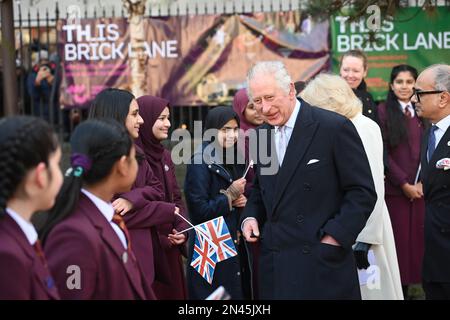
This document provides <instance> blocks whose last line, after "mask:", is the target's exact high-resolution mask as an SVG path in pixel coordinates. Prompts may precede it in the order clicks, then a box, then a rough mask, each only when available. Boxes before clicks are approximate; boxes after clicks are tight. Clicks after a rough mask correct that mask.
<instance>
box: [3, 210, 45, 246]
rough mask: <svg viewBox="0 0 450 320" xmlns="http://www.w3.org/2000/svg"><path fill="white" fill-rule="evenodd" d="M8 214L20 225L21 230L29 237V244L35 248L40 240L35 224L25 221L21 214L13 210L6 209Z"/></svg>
mask: <svg viewBox="0 0 450 320" xmlns="http://www.w3.org/2000/svg"><path fill="white" fill-rule="evenodd" d="M6 212H7V213H8V215H9V216H10V217H11V218H12V219H13V220H14V221H15V222H16V223H17V224H18V225H19V228H20V229H21V230H22V232H23V233H24V234H25V236H26V237H27V240H28V242H29V243H30V244H31V245H32V246H33V245H34V244H35V243H36V241H37V239H38V234H37V232H36V229H35V228H34V226H33V224H32V223H31V222H30V221H27V220H25V219H24V218H23V217H22V216H21V215H20V214H18V213H17V212H15V211H14V210H13V209H11V208H6Z"/></svg>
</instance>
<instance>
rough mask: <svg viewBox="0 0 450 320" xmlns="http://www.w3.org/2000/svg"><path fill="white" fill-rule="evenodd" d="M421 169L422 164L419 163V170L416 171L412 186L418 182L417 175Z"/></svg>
mask: <svg viewBox="0 0 450 320" xmlns="http://www.w3.org/2000/svg"><path fill="white" fill-rule="evenodd" d="M421 168H422V164H421V163H419V168H418V169H417V173H416V178H415V179H414V184H417V182H418V181H419V174H420V169H421Z"/></svg>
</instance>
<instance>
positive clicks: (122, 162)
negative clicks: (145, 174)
mask: <svg viewBox="0 0 450 320" xmlns="http://www.w3.org/2000/svg"><path fill="white" fill-rule="evenodd" d="M116 168H117V172H118V173H119V174H120V175H122V176H126V175H127V174H128V157H127V156H121V157H120V159H119V160H118V161H117V163H116Z"/></svg>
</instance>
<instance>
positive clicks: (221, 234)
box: [198, 216, 237, 262]
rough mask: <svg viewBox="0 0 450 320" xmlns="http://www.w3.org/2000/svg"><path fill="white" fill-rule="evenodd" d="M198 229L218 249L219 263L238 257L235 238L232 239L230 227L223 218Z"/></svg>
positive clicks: (199, 226)
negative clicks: (234, 242)
mask: <svg viewBox="0 0 450 320" xmlns="http://www.w3.org/2000/svg"><path fill="white" fill-rule="evenodd" d="M198 228H199V229H200V231H203V232H202V233H203V234H204V235H207V236H208V238H209V240H211V242H212V243H213V245H214V246H215V247H216V254H217V262H220V261H224V260H227V259H228V258H231V257H234V256H236V255H237V251H236V248H235V246H234V244H233V238H231V235H230V231H229V230H228V226H227V224H226V223H225V220H224V218H223V217H222V216H220V217H218V218H215V219H212V220H209V221H206V222H204V223H202V224H199V225H198Z"/></svg>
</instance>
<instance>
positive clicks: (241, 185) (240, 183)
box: [230, 178, 247, 195]
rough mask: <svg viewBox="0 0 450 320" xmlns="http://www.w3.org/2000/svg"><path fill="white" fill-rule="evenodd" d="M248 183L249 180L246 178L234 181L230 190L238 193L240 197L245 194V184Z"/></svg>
mask: <svg viewBox="0 0 450 320" xmlns="http://www.w3.org/2000/svg"><path fill="white" fill-rule="evenodd" d="M246 183H247V180H245V179H244V178H240V179H237V180H234V181H233V183H232V184H231V186H230V188H232V189H233V190H235V191H236V192H238V193H239V194H240V195H241V194H243V193H244V189H245V184H246Z"/></svg>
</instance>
